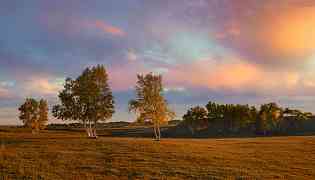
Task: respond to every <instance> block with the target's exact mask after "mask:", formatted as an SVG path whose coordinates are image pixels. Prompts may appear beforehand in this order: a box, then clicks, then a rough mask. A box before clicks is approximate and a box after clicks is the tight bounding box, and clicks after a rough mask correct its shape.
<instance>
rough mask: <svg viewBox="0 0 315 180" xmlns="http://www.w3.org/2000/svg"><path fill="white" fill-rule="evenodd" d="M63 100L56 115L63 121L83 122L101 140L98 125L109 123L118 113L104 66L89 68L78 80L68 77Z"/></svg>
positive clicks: (57, 106)
mask: <svg viewBox="0 0 315 180" xmlns="http://www.w3.org/2000/svg"><path fill="white" fill-rule="evenodd" d="M59 99H60V101H61V104H59V105H55V106H54V107H53V115H54V116H55V117H56V118H59V119H62V120H71V121H81V122H83V124H84V126H85V128H86V132H87V134H88V136H89V137H97V135H96V126H97V122H99V121H106V120H108V119H109V118H111V117H112V115H113V114H114V112H115V110H114V98H113V95H112V92H111V89H110V87H109V85H108V75H107V72H106V69H105V67H104V66H103V65H97V66H95V67H92V68H86V69H85V70H84V71H83V73H82V74H81V75H80V76H79V77H78V78H77V79H75V80H72V79H71V78H67V79H66V83H65V85H64V89H63V90H62V91H61V92H60V93H59ZM92 124H93V127H92Z"/></svg>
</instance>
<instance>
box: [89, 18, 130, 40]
mask: <svg viewBox="0 0 315 180" xmlns="http://www.w3.org/2000/svg"><path fill="white" fill-rule="evenodd" d="M90 24H91V25H92V26H94V27H96V28H98V29H100V30H102V31H103V32H105V33H108V34H111V35H114V36H125V35H126V33H125V32H124V31H123V30H122V29H120V28H118V27H115V26H112V25H109V24H106V23H105V22H103V21H100V20H96V21H95V22H93V23H90Z"/></svg>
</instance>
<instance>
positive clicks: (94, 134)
mask: <svg viewBox="0 0 315 180" xmlns="http://www.w3.org/2000/svg"><path fill="white" fill-rule="evenodd" d="M96 125H97V122H96V121H94V129H93V137H94V138H97V134H96Z"/></svg>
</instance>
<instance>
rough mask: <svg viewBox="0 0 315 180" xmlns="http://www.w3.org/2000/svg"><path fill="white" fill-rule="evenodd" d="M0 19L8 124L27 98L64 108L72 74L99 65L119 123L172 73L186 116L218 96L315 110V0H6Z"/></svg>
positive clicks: (0, 86)
mask: <svg viewBox="0 0 315 180" xmlns="http://www.w3.org/2000/svg"><path fill="white" fill-rule="evenodd" d="M0 23H1V28H0V124H16V123H18V122H19V121H18V111H17V108H18V106H19V105H20V104H21V103H22V102H23V100H24V99H25V97H36V98H46V99H47V100H48V101H49V104H50V106H51V105H53V104H56V103H58V99H57V94H58V91H59V90H60V89H61V88H62V85H63V82H64V79H65V77H73V78H75V77H76V76H78V75H79V74H80V73H81V72H82V71H83V69H84V68H86V67H88V66H91V65H96V64H104V65H105V66H106V68H107V70H108V74H109V78H110V84H111V87H112V90H113V92H114V96H115V100H116V107H117V112H116V114H115V115H114V117H113V118H112V120H114V121H119V120H123V121H132V120H134V116H133V115H132V114H129V113H128V111H127V103H128V101H129V100H130V99H131V98H132V97H133V96H134V85H135V81H136V74H137V73H146V72H156V73H161V74H163V80H164V83H165V95H166V97H167V99H168V101H169V103H170V104H171V107H172V108H173V110H175V111H176V112H177V115H178V117H181V116H182V115H183V113H184V112H185V111H186V110H187V109H188V108H190V107H191V106H193V105H197V104H198V105H204V104H206V103H207V102H208V101H209V100H212V101H216V102H218V103H241V104H250V105H257V104H261V103H268V102H277V103H279V104H280V105H282V106H288V107H292V108H300V109H302V110H305V111H311V112H315V1H314V0H278V1H276V0H27V1H21V0H1V3H0ZM51 122H52V121H51Z"/></svg>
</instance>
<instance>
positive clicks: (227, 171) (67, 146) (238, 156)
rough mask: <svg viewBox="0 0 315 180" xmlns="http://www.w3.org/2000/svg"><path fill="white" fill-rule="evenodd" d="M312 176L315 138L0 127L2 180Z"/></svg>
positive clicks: (314, 176)
mask: <svg viewBox="0 0 315 180" xmlns="http://www.w3.org/2000/svg"><path fill="white" fill-rule="evenodd" d="M23 177H24V178H35V179H37V178H45V179H79V178H80V179H104V178H106V179H111V178H112V179H127V178H128V177H132V178H135V177H137V178H141V179H142V178H148V177H156V178H158V179H162V178H168V179H184V178H185V179H187V178H190V179H209V178H210V177H213V178H222V179H223V178H226V177H256V178H262V179H270V178H289V179H297V178H298V179H299V178H306V179H314V178H315V137H277V138H253V139H165V140H162V141H161V142H155V141H152V140H151V139H143V138H111V137H102V138H99V139H97V140H94V139H87V138H85V136H84V134H80V133H76V132H60V131H59V132H53V131H49V132H43V133H41V134H39V135H36V136H34V135H31V134H30V133H28V132H19V133H14V132H1V131H0V179H2V178H4V179H6V178H23Z"/></svg>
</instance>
